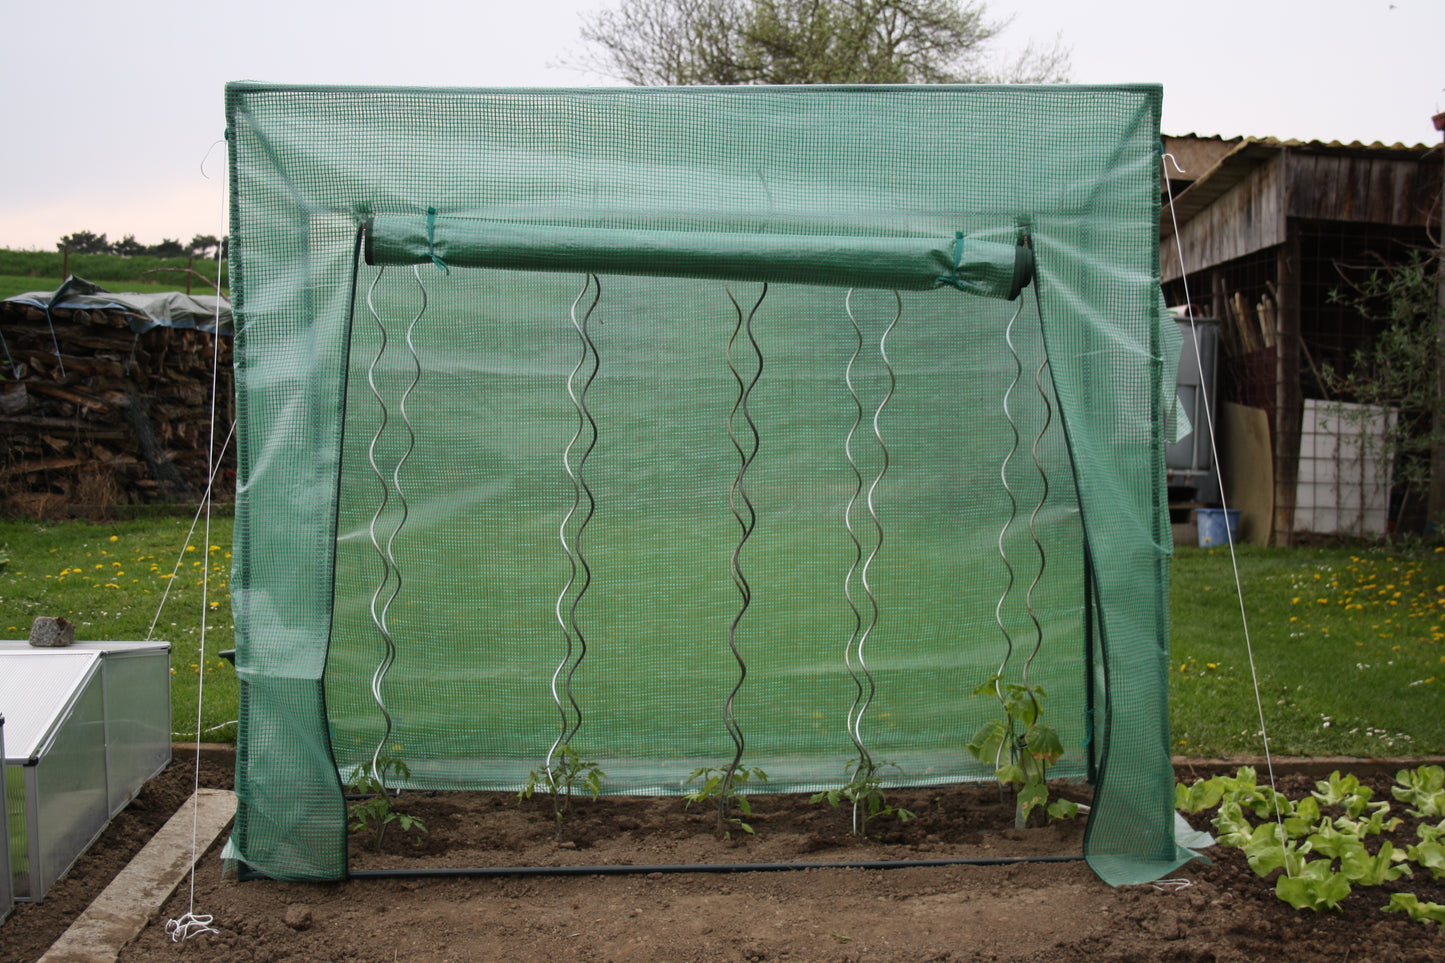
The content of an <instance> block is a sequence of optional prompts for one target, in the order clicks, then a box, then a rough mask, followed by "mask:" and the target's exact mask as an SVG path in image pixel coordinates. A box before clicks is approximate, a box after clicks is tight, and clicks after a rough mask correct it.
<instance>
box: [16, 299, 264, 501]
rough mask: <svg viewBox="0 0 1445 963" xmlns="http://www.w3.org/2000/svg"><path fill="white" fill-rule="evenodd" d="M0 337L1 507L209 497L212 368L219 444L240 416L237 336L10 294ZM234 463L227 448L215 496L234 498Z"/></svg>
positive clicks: (216, 481)
mask: <svg viewBox="0 0 1445 963" xmlns="http://www.w3.org/2000/svg"><path fill="white" fill-rule="evenodd" d="M0 337H3V338H4V350H3V351H0V438H3V439H4V443H3V446H0V512H4V513H6V514H11V515H27V516H30V517H36V518H61V517H104V516H106V515H107V514H109V513H111V512H112V511H113V510H114V508H115V507H116V506H118V505H127V504H141V503H153V502H170V503H182V502H190V503H195V502H196V501H197V500H198V499H199V498H200V497H201V496H202V494H203V493H204V492H205V490H206V482H207V474H208V472H207V463H208V461H207V459H208V446H209V444H210V440H211V425H210V416H211V381H212V371H213V368H214V369H215V370H216V374H217V377H216V391H217V402H216V406H215V407H216V426H215V432H216V434H215V445H216V449H217V452H218V453H219V451H220V448H221V444H222V442H223V441H224V440H225V438H226V435H227V432H228V431H229V429H230V426H231V422H232V418H233V415H234V403H233V401H232V398H233V394H232V390H231V339H230V338H229V337H228V336H224V335H223V336H222V337H221V338H220V340H219V344H217V339H216V338H215V336H213V335H210V334H207V333H205V332H202V331H195V330H189V329H178V328H167V327H158V328H153V329H151V330H150V331H147V332H145V333H144V334H137V333H135V332H134V331H133V330H132V329H131V326H130V324H129V323H128V321H127V318H126V316H125V314H123V313H121V312H119V311H69V310H64V309H55V310H52V311H51V312H50V318H49V319H47V318H46V315H45V312H44V311H41V310H39V309H37V308H33V307H28V306H24V305H17V304H13V303H0ZM57 347H58V348H59V355H58V356H57V353H56V349H57ZM7 354H8V357H7V356H6V355H7ZM234 462H235V460H234V457H233V456H232V454H231V453H230V452H229V451H228V452H227V454H226V456H225V458H224V460H223V461H222V463H221V466H220V468H219V470H218V471H217V472H216V477H215V489H214V491H213V492H212V497H213V498H214V499H216V500H225V501H229V500H230V499H231V498H232V497H233V495H234V491H235V473H234Z"/></svg>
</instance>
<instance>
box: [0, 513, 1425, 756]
mask: <svg viewBox="0 0 1445 963" xmlns="http://www.w3.org/2000/svg"><path fill="white" fill-rule="evenodd" d="M190 524H191V523H190V519H189V518H181V517H152V518H144V519H133V520H128V521H116V522H103V523H86V522H64V523H36V522H16V521H5V522H0V636H3V637H6V638H24V637H25V635H26V633H27V631H28V629H29V625H30V621H31V619H32V618H33V617H34V616H36V615H64V616H66V617H67V618H69V619H71V620H73V621H74V622H76V625H77V636H78V637H82V638H87V639H144V638H147V637H148V636H149V637H154V638H159V639H165V640H167V641H169V642H171V643H172V645H173V647H174V648H173V650H172V658H171V662H172V666H173V667H174V675H173V677H172V683H173V688H172V694H171V701H172V706H173V719H174V723H173V728H174V731H175V732H176V734H177V738H181V739H189V738H192V737H193V734H194V732H195V704H196V683H197V680H198V679H199V677H200V668H201V666H202V665H204V666H205V669H206V699H205V707H204V712H203V715H202V724H201V728H202V729H203V730H205V737H206V738H207V739H210V740H229V739H232V738H234V731H235V730H234V726H229V725H226V723H228V722H230V721H231V720H234V719H235V718H236V696H237V688H236V677H235V673H234V672H233V671H232V669H231V667H230V665H229V664H227V663H225V662H223V661H222V660H221V659H220V658H219V655H218V653H219V652H220V651H221V650H222V649H225V648H230V647H231V646H232V644H233V632H232V624H231V615H230V601H229V599H230V597H229V594H228V592H229V584H228V583H229V579H230V555H229V550H230V542H231V524H232V523H231V519H230V518H229V517H222V516H217V517H215V518H213V519H212V527H211V537H210V540H209V547H208V546H207V545H206V543H205V541H204V540H203V536H202V528H201V526H197V529H196V531H195V533H194V534H193V535H192V537H191V538H190V540H189V542H187V540H186V533H187V530H188V528H189V527H190ZM203 524H204V523H203ZM178 557H179V559H180V567H179V569H177V568H176V561H177V558H178ZM207 560H208V561H207ZM203 564H209V566H210V569H211V581H210V587H209V592H208V596H207V598H206V610H207V611H206V623H207V625H206V637H205V653H204V656H203V655H202V653H201V651H200V647H199V642H200V634H201V615H202V611H201V610H202V596H201V589H202V587H201V584H200V582H201V578H200V576H201V566H202V565H203ZM1239 565H1240V573H1241V578H1242V580H1243V584H1244V598H1245V608H1246V610H1247V612H1248V614H1249V624H1250V634H1251V639H1252V642H1253V647H1254V652H1255V659H1256V665H1257V668H1258V672H1259V679H1260V687H1261V694H1262V697H1263V701H1264V710H1265V718H1266V722H1267V724H1268V726H1269V732H1270V736H1271V740H1272V744H1273V749H1274V751H1275V752H1277V753H1279V754H1281V755H1303V754H1312V755H1313V754H1346V755H1359V756H1392V755H1423V754H1434V753H1440V752H1445V712H1442V711H1441V706H1442V702H1441V690H1442V688H1445V645H1442V644H1441V642H1442V640H1445V551H1441V550H1436V549H1433V548H1429V547H1420V548H1415V549H1412V550H1406V549H1402V548H1399V547H1394V548H1385V547H1354V548H1301V549H1294V550H1285V549H1259V548H1252V547H1241V548H1240V549H1239ZM173 572H174V573H175V575H174V577H172V573H173ZM1173 578H1174V584H1173V599H1172V612H1173V620H1174V629H1173V656H1172V666H1171V671H1170V679H1171V685H1170V689H1171V693H1170V695H1171V699H1172V718H1173V737H1172V741H1173V743H1174V751H1175V752H1177V753H1180V754H1183V755H1189V756H1216V755H1234V754H1258V753H1259V752H1260V751H1261V743H1260V740H1259V736H1258V730H1259V724H1258V714H1257V710H1256V708H1255V701H1254V693H1253V688H1252V686H1251V682H1250V671H1249V663H1248V660H1247V657H1246V653H1245V644H1244V633H1243V631H1242V629H1241V624H1240V615H1239V602H1238V595H1237V594H1236V592H1235V590H1234V577H1233V574H1232V571H1231V566H1230V558H1229V554H1228V552H1224V551H1213V552H1211V551H1208V550H1203V549H1196V548H1180V549H1179V550H1178V551H1177V553H1176V556H1175V560H1174V566H1173ZM168 585H169V587H170V592H169V595H166V589H167V586H168ZM163 596H164V598H165V603H164V606H162V605H161V600H162V597H163ZM152 621H155V623H156V624H155V629H154V631H153V633H152V631H151V623H152Z"/></svg>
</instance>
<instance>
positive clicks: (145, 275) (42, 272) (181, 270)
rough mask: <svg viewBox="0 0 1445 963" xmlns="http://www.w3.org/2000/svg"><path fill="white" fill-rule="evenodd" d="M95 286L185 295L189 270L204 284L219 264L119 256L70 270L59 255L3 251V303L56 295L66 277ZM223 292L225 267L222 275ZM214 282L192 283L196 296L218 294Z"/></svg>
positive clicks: (94, 257) (81, 258) (84, 261)
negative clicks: (30, 294)
mask: <svg viewBox="0 0 1445 963" xmlns="http://www.w3.org/2000/svg"><path fill="white" fill-rule="evenodd" d="M67 268H68V269H69V271H70V273H71V274H74V275H77V276H79V277H83V278H85V279H86V280H87V281H94V282H95V283H96V284H99V285H100V286H101V287H103V288H105V289H106V290H108V291H117V292H122V291H124V292H134V293H138V294H156V293H159V292H162V291H184V290H185V289H186V277H187V275H186V273H185V271H186V269H187V268H190V269H191V270H194V271H196V272H197V273H198V274H201V275H204V276H205V277H206V278H214V277H215V276H216V262H215V261H214V260H212V259H209V258H199V257H198V258H194V259H190V258H186V257H184V256H183V257H150V256H146V255H140V256H136V257H121V256H120V255H117V254H72V255H71V256H70V260H69V263H68V264H67V263H66V261H65V259H64V257H63V256H62V255H61V253H60V252H59V251H10V250H5V249H0V300H4V299H5V298H9V297H14V296H15V295H17V294H24V293H26V292H27V291H54V290H55V289H56V288H58V287H60V284H61V282H62V281H63V280H64V271H65V270H66V269H67ZM221 280H222V286H223V289H224V286H225V283H226V273H225V266H224V265H223V266H222V269H221ZM213 284H214V282H207V281H206V280H204V279H203V278H199V277H194V276H192V277H191V293H192V294H212V293H214V290H215V289H214V287H212V286H209V285H213Z"/></svg>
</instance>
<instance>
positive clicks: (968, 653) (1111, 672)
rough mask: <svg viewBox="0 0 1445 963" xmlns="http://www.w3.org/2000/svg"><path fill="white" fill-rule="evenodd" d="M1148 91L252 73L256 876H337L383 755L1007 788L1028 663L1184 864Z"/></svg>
mask: <svg viewBox="0 0 1445 963" xmlns="http://www.w3.org/2000/svg"><path fill="white" fill-rule="evenodd" d="M1159 105H1160V91H1159V89H1158V88H1157V87H1153V86H1122V87H989V86H978V87H972V86H970V87H946V86H936V87H935V86H926V87H925V86H918V87H913V86H898V87H798V88H761V87H758V88H754V87H739V88H634V89H621V90H616V89H587V90H564V89H556V90H541V89H538V90H427V89H386V88H332V87H288V86H278V85H267V84H259V83H237V84H232V85H230V86H229V87H228V88H227V120H228V139H229V143H230V149H231V180H232V234H231V248H230V250H231V257H232V261H231V280H232V293H233V296H234V299H235V310H236V317H237V333H236V348H235V366H236V385H237V437H238V444H239V452H238V485H237V520H236V536H235V538H236V542H235V549H234V556H235V570H234V573H233V581H232V603H233V609H234V612H235V616H236V638H237V660H236V666H237V674H238V676H239V677H240V680H241V716H240V731H239V736H238V745H237V749H238V762H237V781H236V788H237V796H238V811H237V819H236V827H235V830H234V832H233V834H232V837H231V840H230V843H229V845H228V850H227V853H228V856H229V857H230V858H231V859H234V860H238V861H243V862H245V863H246V864H248V865H249V866H251V867H253V868H255V869H256V870H259V871H260V872H263V873H265V874H266V875H268V876H271V877H274V878H279V879H310V880H321V879H336V878H341V877H344V876H345V875H346V873H347V864H346V829H345V815H344V813H345V807H344V801H343V798H342V781H343V779H345V778H346V777H347V776H348V775H349V774H350V773H351V772H352V771H353V770H354V769H355V768H356V767H358V766H369V765H371V764H372V761H373V759H376V758H381V759H383V760H385V759H389V758H396V759H401V760H403V761H404V762H405V763H406V765H407V767H408V768H409V769H410V771H411V773H412V775H411V778H410V780H409V785H411V786H413V787H415V788H425V789H436V790H462V789H493V790H516V789H518V788H520V787H521V786H523V785H525V784H526V782H527V781H528V778H529V775H530V774H531V773H533V772H535V771H537V770H539V769H541V768H542V767H543V766H544V765H545V764H546V760H547V758H548V754H549V752H553V751H555V748H556V747H557V745H558V743H559V740H561V741H565V742H567V743H568V744H570V745H571V746H572V747H573V748H574V749H575V750H576V751H577V752H578V753H579V755H580V756H581V757H582V758H583V759H588V760H593V761H596V762H597V763H598V764H599V765H600V766H601V768H602V769H603V770H604V771H605V772H606V773H607V779H606V781H605V790H606V791H608V792H619V793H624V792H625V793H644V794H677V793H681V792H684V791H686V790H687V789H688V788H689V787H688V786H687V784H686V783H687V779H688V776H689V774H690V773H691V772H692V771H693V770H694V769H697V768H703V767H709V766H711V767H721V768H726V767H727V766H728V765H729V764H730V763H731V762H732V760H733V759H734V757H735V754H736V752H737V743H736V741H735V740H734V738H733V737H732V736H731V735H730V734H729V726H730V725H731V726H733V727H734V728H735V731H736V734H737V736H738V738H739V739H740V740H741V741H742V742H743V749H742V755H741V763H742V765H745V766H750V767H752V766H756V767H760V768H762V769H764V770H766V772H767V773H768V775H769V780H768V782H767V783H764V784H762V785H761V786H760V787H759V788H760V789H761V790H772V791H780V792H811V791H816V790H818V789H821V788H830V787H836V786H838V785H840V784H841V783H843V782H844V781H845V780H846V778H847V775H846V766H847V765H848V764H849V762H850V761H852V760H855V759H856V758H857V757H858V752H859V750H858V746H857V744H856V743H858V742H861V743H862V744H863V746H864V747H865V749H866V751H867V752H868V753H869V755H870V757H871V758H872V759H874V760H875V761H877V762H879V763H880V764H883V763H886V765H885V766H884V768H883V770H882V774H883V775H884V777H885V778H886V779H887V781H888V782H889V784H891V785H905V784H906V785H939V784H948V783H953V782H961V781H982V780H988V779H991V778H992V767H991V766H985V765H982V764H980V763H978V762H977V761H975V760H974V759H973V757H972V756H971V755H970V754H969V753H968V751H967V750H966V748H965V746H966V744H967V743H968V741H969V740H970V739H971V738H972V736H973V734H974V732H975V731H976V730H977V729H978V728H979V727H980V726H982V725H983V724H985V723H986V722H988V721H989V720H991V719H995V718H998V717H999V716H1000V715H1001V709H1000V706H999V703H998V701H997V700H996V699H994V698H993V697H992V696H990V695H987V694H985V695H983V696H976V695H975V694H974V692H975V689H976V688H978V687H979V686H980V684H981V683H984V682H986V681H988V680H990V679H992V678H993V677H995V676H1001V677H1002V678H1003V680H1004V681H1006V682H1018V683H1028V684H1030V685H1035V686H1039V687H1041V688H1042V689H1043V690H1044V691H1045V692H1046V693H1047V697H1046V699H1045V708H1044V714H1045V719H1046V721H1048V722H1049V723H1050V724H1051V725H1053V726H1054V727H1055V728H1056V729H1057V731H1058V733H1059V735H1060V737H1061V739H1062V741H1063V743H1064V746H1065V754H1064V756H1063V757H1062V758H1061V759H1060V760H1059V762H1058V764H1057V765H1056V766H1055V768H1054V769H1053V770H1052V772H1053V773H1054V774H1055V775H1057V776H1059V777H1060V778H1072V779H1086V778H1087V779H1091V780H1092V781H1093V782H1094V785H1095V797H1094V798H1095V803H1094V808H1093V812H1092V813H1091V815H1090V817H1089V823H1088V829H1087V832H1086V836H1085V855H1086V856H1087V858H1088V860H1089V862H1090V865H1091V866H1093V867H1094V869H1095V870H1096V871H1098V872H1099V874H1100V875H1101V876H1102V877H1103V878H1104V879H1106V880H1108V881H1109V882H1111V883H1116V884H1122V883H1136V882H1142V881H1145V880H1149V879H1154V878H1158V877H1159V876H1162V875H1165V874H1167V873H1168V872H1170V871H1172V870H1173V869H1174V868H1175V867H1177V866H1178V865H1179V864H1180V863H1181V862H1182V861H1184V860H1185V859H1187V858H1189V856H1190V854H1189V853H1188V852H1187V851H1186V850H1184V849H1182V848H1181V847H1179V846H1178V845H1176V843H1175V839H1174V821H1173V810H1172V802H1173V792H1172V788H1173V774H1172V770H1171V768H1170V765H1169V740H1168V736H1169V720H1168V663H1169V643H1168V630H1169V627H1168V615H1167V613H1168V606H1167V599H1168V559H1169V554H1170V551H1171V543H1170V534H1169V524H1168V514H1167V502H1166V496H1165V488H1164V452H1165V448H1166V446H1167V443H1168V441H1169V440H1170V437H1171V436H1170V433H1169V432H1170V418H1171V409H1172V405H1171V404H1170V403H1169V401H1168V396H1169V395H1170V394H1171V393H1172V388H1173V372H1174V371H1175V366H1176V362H1177V352H1178V335H1177V331H1176V328H1175V326H1174V324H1173V323H1172V322H1170V321H1168V319H1167V318H1165V317H1164V315H1163V314H1162V312H1161V310H1160V307H1159V288H1158V278H1159V268H1158V245H1157V232H1158V213H1159V212H1158V203H1159V190H1160V184H1159V174H1160V167H1159V149H1160V148H1159V131H1158V117H1159ZM865 579H866V584H865ZM743 583H746V589H743V590H740V585H742V584H743ZM744 667H745V669H746V678H745V679H744V678H743V674H744ZM740 680H741V684H739V682H740ZM753 789H754V784H753V783H750V784H749V785H748V790H749V791H752V790H753ZM797 804H798V805H804V804H805V803H804V802H803V801H801V800H800V801H799V802H798V803H797Z"/></svg>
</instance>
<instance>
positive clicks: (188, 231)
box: [0, 0, 1445, 249]
mask: <svg viewBox="0 0 1445 963" xmlns="http://www.w3.org/2000/svg"><path fill="white" fill-rule="evenodd" d="M614 2H615V0H614ZM603 6H607V2H606V0H541V2H537V0H533V2H523V0H506V2H495V0H428V2H425V3H419V4H414V5H406V6H404V5H402V4H399V3H395V2H391V3H381V2H378V0H351V2H350V3H346V4H341V3H337V2H335V0H332V2H325V3H323V2H318V0H249V2H247V3H245V4H226V5H225V6H222V5H220V4H207V3H204V2H202V3H195V2H192V0H187V2H185V3H181V2H174V0H141V2H139V3H132V4H125V3H118V2H116V0H66V2H53V3H41V2H22V0H15V2H12V3H10V4H8V5H7V10H6V13H5V16H4V20H3V22H4V25H5V33H6V37H7V40H8V42H7V43H6V45H5V46H6V49H5V54H4V56H3V57H0V92H3V96H0V130H3V132H4V133H3V149H0V247H12V248H14V247H18V248H26V247H30V248H43V249H54V245H55V242H56V240H57V239H59V238H60V237H61V236H62V235H65V234H69V233H72V232H75V231H80V230H89V231H94V232H96V233H105V234H107V235H109V237H110V238H111V239H112V240H115V239H118V238H119V237H121V236H122V235H125V234H134V235H136V238H137V239H138V240H139V241H141V242H142V243H147V244H150V243H155V242H158V241H160V240H161V239H162V238H163V237H171V238H177V239H179V240H181V241H182V242H185V241H188V240H190V238H191V237H192V236H193V235H196V234H219V233H222V232H223V230H224V222H223V220H222V195H221V188H222V184H223V183H224V173H223V172H224V162H225V157H224V150H223V149H222V148H221V147H219V146H215V145H216V141H217V140H219V139H220V138H221V136H222V134H223V131H224V126H225V121H224V115H223V105H222V95H223V90H222V88H223V86H224V84H225V82H226V81H228V80H243V79H244V80H265V81H278V82H288V83H326V84H423V85H444V86H479V87H488V86H570V85H579V84H599V83H608V82H609V81H607V80H606V79H605V78H600V77H596V76H589V75H587V74H583V73H579V72H577V71H575V70H569V69H566V68H562V67H558V66H556V64H557V63H558V62H559V61H562V60H565V59H566V58H567V54H568V52H569V50H571V51H576V50H577V49H578V47H579V41H578V38H577V28H578V24H579V22H580V20H579V18H580V15H581V13H582V12H584V11H587V10H592V9H597V8H599V7H603ZM988 8H989V12H990V13H991V14H993V15H995V16H1000V17H1002V16H1012V17H1013V22H1012V24H1011V25H1010V26H1009V28H1008V29H1007V30H1006V31H1005V32H1004V34H1003V35H1002V37H1001V38H1000V41H999V48H1000V51H1001V52H1005V51H1007V50H1010V49H1015V50H1016V49H1018V48H1022V47H1023V46H1024V45H1025V44H1026V43H1028V42H1029V41H1030V40H1031V39H1032V40H1034V41H1036V42H1040V43H1049V42H1051V41H1052V40H1053V39H1054V37H1055V35H1056V34H1057V35H1061V36H1062V39H1063V42H1064V43H1065V44H1066V45H1067V46H1069V47H1071V48H1072V51H1073V79H1074V80H1075V81H1077V82H1079V83H1115V82H1151V83H1162V84H1163V85H1164V131H1165V133H1176V134H1181V133H1189V132H1194V133H1199V134H1221V135H1225V136H1236V135H1240V134H1245V135H1255V136H1273V137H1280V138H1299V139H1304V140H1313V139H1318V140H1342V141H1347V142H1348V141H1353V140H1362V141H1365V142H1370V141H1376V140H1380V141H1385V142H1386V143H1394V142H1404V143H1412V144H1413V143H1432V144H1434V143H1439V141H1440V135H1439V134H1438V133H1437V132H1436V131H1435V129H1434V127H1433V126H1432V124H1431V122H1430V118H1431V116H1432V115H1433V114H1436V113H1439V112H1441V111H1445V53H1442V46H1441V45H1442V40H1445V0H1191V2H1178V0H1175V2H1169V0H1147V2H1146V0H992V2H990V3H989V4H988ZM213 146H214V147H215V149H214V151H212V148H213ZM208 154H209V159H207V157H208ZM203 160H204V161H205V165H204V173H205V174H206V175H209V177H207V176H204V175H203V173H202V162H203Z"/></svg>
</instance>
